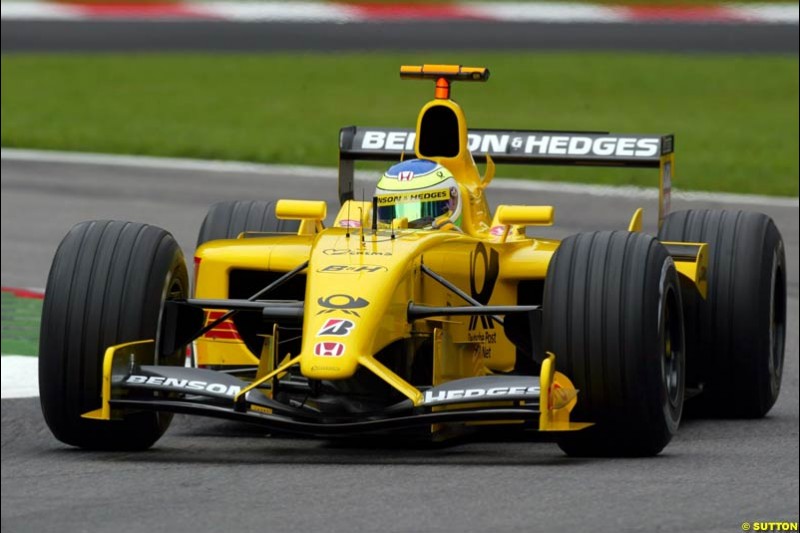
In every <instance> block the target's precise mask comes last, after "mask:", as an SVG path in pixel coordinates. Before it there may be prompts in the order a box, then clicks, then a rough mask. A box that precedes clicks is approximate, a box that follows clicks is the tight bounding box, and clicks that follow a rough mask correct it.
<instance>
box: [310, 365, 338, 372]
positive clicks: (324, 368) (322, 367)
mask: <svg viewBox="0 0 800 533" xmlns="http://www.w3.org/2000/svg"><path fill="white" fill-rule="evenodd" d="M311 370H322V371H324V372H338V371H340V370H341V367H338V366H331V365H312V367H311Z"/></svg>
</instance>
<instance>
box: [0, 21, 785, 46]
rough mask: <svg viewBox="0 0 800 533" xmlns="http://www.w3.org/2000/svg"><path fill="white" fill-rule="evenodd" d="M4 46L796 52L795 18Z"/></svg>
mask: <svg viewBox="0 0 800 533" xmlns="http://www.w3.org/2000/svg"><path fill="white" fill-rule="evenodd" d="M1 28H2V32H0V34H1V37H0V43H1V48H2V51H3V52H74V51H83V52H123V51H124V52H137V51H138V52H141V51H149V52H163V51H205V52H210V51H226V52H258V51H262V52H263V51H286V50H294V51H328V52H333V51H347V50H352V51H356V50H389V51H412V50H581V51H585V50H595V51H597V50H628V51H639V52H655V51H659V52H715V53H780V54H797V53H798V35H799V33H798V25H797V24H737V23H711V24H707V23H701V22H692V23H678V22H667V23H664V22H648V23H608V24H606V23H602V24H597V23H559V24H548V23H534V22H512V23H509V22H489V21H463V20H462V21H441V20H440V21H435V20H434V21H411V22H408V21H404V22H355V23H343V24H320V23H287V22H249V23H240V22H224V21H189V22H176V21H44V20H43V21H3V22H2V25H1Z"/></svg>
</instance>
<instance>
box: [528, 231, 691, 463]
mask: <svg viewBox="0 0 800 533" xmlns="http://www.w3.org/2000/svg"><path fill="white" fill-rule="evenodd" d="M543 313H544V315H543V328H542V329H543V332H542V333H543V342H544V347H545V349H546V350H548V351H551V352H553V353H554V354H555V356H556V367H557V369H558V370H559V371H560V372H562V373H564V374H565V375H566V376H567V377H569V378H570V379H571V380H572V382H573V383H574V384H575V387H576V388H577V389H578V391H579V393H578V403H577V405H576V407H575V409H574V410H573V411H572V413H571V419H572V420H575V421H579V422H594V423H595V425H594V426H592V427H590V428H588V429H585V430H581V431H577V432H570V433H565V434H564V435H563V436H562V437H561V438H559V441H558V444H559V446H560V447H561V449H562V450H564V451H565V452H566V453H567V454H568V455H573V456H622V457H625V456H650V455H656V454H658V453H659V452H660V451H661V450H662V449H663V448H664V446H666V445H667V443H669V441H670V439H671V438H672V436H673V435H674V434H675V432H676V431H677V429H678V424H679V423H680V419H681V412H682V409H683V397H684V368H685V365H684V349H683V347H684V337H683V318H682V308H681V292H680V285H679V281H678V274H677V271H676V270H675V265H674V263H673V261H672V259H671V258H670V256H669V253H668V252H667V250H666V249H665V248H664V247H663V246H662V245H661V244H660V243H659V242H658V241H657V240H656V239H655V238H654V237H652V236H649V235H645V234H642V233H629V232H624V231H615V232H608V231H603V232H592V233H581V234H578V235H573V236H571V237H568V238H566V239H564V241H563V242H562V243H561V244H560V246H559V247H558V249H557V250H556V253H555V254H554V256H553V258H552V259H551V261H550V265H549V267H548V270H547V278H546V279H545V287H544V302H543Z"/></svg>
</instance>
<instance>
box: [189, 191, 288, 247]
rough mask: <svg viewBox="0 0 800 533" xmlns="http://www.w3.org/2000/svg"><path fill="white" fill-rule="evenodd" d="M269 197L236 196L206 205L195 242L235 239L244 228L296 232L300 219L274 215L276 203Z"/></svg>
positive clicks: (267, 231) (248, 229) (274, 231)
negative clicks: (206, 210) (234, 199)
mask: <svg viewBox="0 0 800 533" xmlns="http://www.w3.org/2000/svg"><path fill="white" fill-rule="evenodd" d="M276 203H277V202H273V201H268V200H237V201H232V202H218V203H216V204H214V205H212V206H211V207H209V208H208V213H207V214H206V218H205V219H204V220H203V225H202V226H200V234H199V235H198V236H197V246H200V245H201V244H203V243H206V242H208V241H213V240H217V239H235V238H236V237H238V236H239V235H240V234H241V233H243V232H245V231H258V232H264V233H295V232H297V230H298V229H299V228H300V221H299V220H280V219H279V218H278V217H276V216H275V204H276Z"/></svg>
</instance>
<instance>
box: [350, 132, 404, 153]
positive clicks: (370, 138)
mask: <svg viewBox="0 0 800 533" xmlns="http://www.w3.org/2000/svg"><path fill="white" fill-rule="evenodd" d="M416 138H417V134H416V132H413V131H388V132H387V131H365V132H364V137H363V138H362V139H361V148H362V149H364V150H405V151H407V152H412V151H413V150H414V141H415V140H416Z"/></svg>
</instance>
